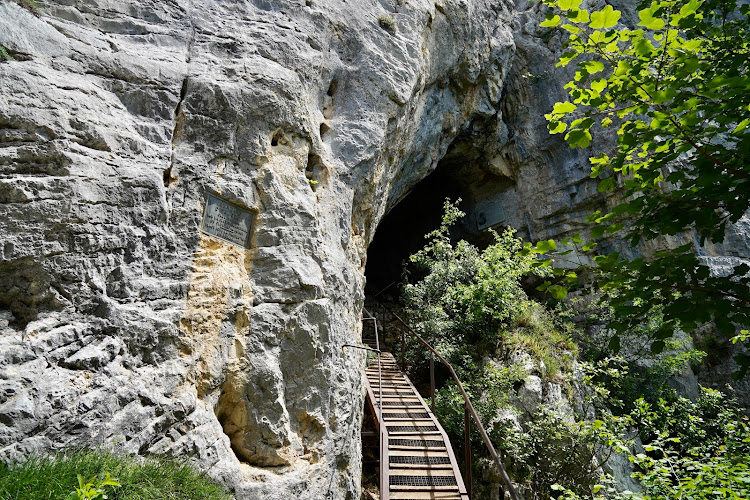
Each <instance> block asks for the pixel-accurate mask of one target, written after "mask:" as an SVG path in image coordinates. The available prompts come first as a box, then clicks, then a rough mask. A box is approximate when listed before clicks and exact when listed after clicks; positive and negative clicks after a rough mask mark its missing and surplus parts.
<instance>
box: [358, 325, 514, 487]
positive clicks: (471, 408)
mask: <svg viewBox="0 0 750 500" xmlns="http://www.w3.org/2000/svg"><path fill="white" fill-rule="evenodd" d="M368 314H369V313H368ZM391 314H392V315H393V316H394V317H395V318H396V319H397V320H399V322H401V324H402V325H403V326H405V327H406V329H407V330H408V331H409V332H410V333H411V334H412V335H414V336H415V337H417V339H419V341H420V342H422V343H423V344H424V345H425V347H427V349H429V350H430V352H431V353H432V354H433V355H434V356H436V357H437V358H438V359H439V360H440V361H441V362H442V363H443V364H444V365H445V366H446V367H447V368H448V370H450V372H451V376H452V377H453V380H455V381H456V384H457V385H458V390H459V391H460V392H461V395H462V396H463V398H464V404H465V405H466V410H468V412H469V413H470V414H471V417H472V419H473V420H474V422H475V423H476V425H477V427H478V429H479V434H481V435H482V440H483V441H484V444H485V446H487V449H488V450H489V452H490V455H492V458H493V459H494V460H495V464H496V465H497V467H498V469H500V476H501V477H502V478H503V482H504V483H505V486H506V487H507V488H508V492H509V493H510V497H511V498H512V499H513V500H518V494H517V493H516V489H515V488H514V487H513V483H511V481H510V477H509V476H508V473H507V472H506V470H505V467H503V464H502V462H500V457H498V455H497V452H496V451H495V447H494V446H492V442H491V441H490V438H489V436H488V435H487V431H486V430H485V429H484V426H483V425H482V422H481V421H480V420H479V415H477V412H476V410H475V409H474V405H472V404H471V401H469V396H468V395H467V394H466V391H465V390H464V386H463V384H461V381H460V380H458V375H456V372H455V370H454V369H453V367H452V366H451V364H450V363H448V361H446V360H445V358H443V357H442V356H441V355H440V354H439V353H438V352H437V351H436V350H435V349H433V347H432V346H431V345H430V344H428V343H427V341H425V340H424V339H423V338H422V337H421V336H420V335H419V334H418V333H417V332H415V331H414V330H413V329H412V328H411V327H410V326H409V325H408V324H407V323H406V321H404V320H403V319H401V317H400V316H399V315H398V314H396V313H394V312H393V311H391ZM466 468H467V470H470V469H471V463H469V462H468V461H467V464H466ZM381 471H382V467H381ZM381 489H382V488H381Z"/></svg>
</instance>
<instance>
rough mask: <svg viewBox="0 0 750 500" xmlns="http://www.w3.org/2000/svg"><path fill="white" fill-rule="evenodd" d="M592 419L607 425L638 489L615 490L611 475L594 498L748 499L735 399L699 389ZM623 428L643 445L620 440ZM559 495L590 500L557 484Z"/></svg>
mask: <svg viewBox="0 0 750 500" xmlns="http://www.w3.org/2000/svg"><path fill="white" fill-rule="evenodd" d="M604 420H606V422H604V421H596V422H594V425H595V426H597V427H598V428H600V429H603V428H607V427H608V426H609V425H611V428H612V429H615V430H614V431H613V432H611V433H610V438H609V440H610V442H611V443H612V444H613V445H614V447H615V448H616V449H618V450H619V451H621V452H625V453H627V455H628V458H629V459H630V462H631V463H633V464H634V466H635V468H636V472H635V473H634V474H633V477H634V478H635V479H637V480H638V481H639V483H640V484H641V487H642V488H643V490H642V491H641V492H639V493H633V492H630V491H623V492H620V491H617V489H616V487H615V486H616V485H614V483H613V481H612V479H611V478H605V480H604V481H603V482H602V484H601V485H598V486H595V487H594V489H593V492H594V495H593V498H596V499H605V498H606V499H614V500H625V499H633V500H657V499H658V500H678V499H691V500H702V499H717V498H721V499H735V500H740V499H746V498H750V425H749V422H748V417H747V416H746V415H743V414H742V411H741V410H740V408H739V406H738V404H737V402H736V401H735V400H732V399H730V398H727V397H726V396H724V395H723V394H722V393H720V392H718V391H715V390H711V389H703V392H702V394H701V397H700V399H699V400H698V401H697V402H692V401H690V400H687V399H684V398H678V399H677V400H676V401H674V402H673V403H668V402H667V401H665V400H658V401H657V402H656V403H653V404H652V403H648V402H646V401H645V400H643V399H640V400H638V401H636V403H635V409H634V410H633V411H632V412H630V413H629V414H627V415H625V416H623V417H615V418H612V419H604ZM623 428H631V429H632V428H635V429H637V430H638V436H639V437H640V439H641V442H642V446H634V445H633V444H632V443H629V442H624V441H623V440H622V438H621V435H622V434H621V430H622V429H623ZM556 489H557V490H558V491H560V492H561V493H560V498H566V499H578V498H592V496H591V495H580V494H579V493H576V492H573V491H571V490H569V489H567V488H566V487H564V486H557V487H556Z"/></svg>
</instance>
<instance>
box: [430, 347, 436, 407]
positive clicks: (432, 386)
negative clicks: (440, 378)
mask: <svg viewBox="0 0 750 500" xmlns="http://www.w3.org/2000/svg"><path fill="white" fill-rule="evenodd" d="M430 409H431V410H432V413H435V355H434V354H432V351H430Z"/></svg>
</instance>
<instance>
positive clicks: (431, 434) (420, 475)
mask: <svg viewBox="0 0 750 500" xmlns="http://www.w3.org/2000/svg"><path fill="white" fill-rule="evenodd" d="M364 313H365V316H364V317H363V321H372V325H373V332H374V336H373V338H369V339H367V338H365V339H363V341H364V344H365V346H350V347H359V348H364V349H367V350H369V351H372V352H374V353H376V354H377V356H376V358H375V359H374V360H373V361H372V362H371V363H369V364H368V366H367V368H366V373H365V375H366V388H367V404H368V406H369V409H370V411H371V412H372V414H373V415H374V416H375V424H376V426H377V438H378V443H379V445H378V446H379V457H380V459H379V468H380V499H381V500H423V499H434V500H469V499H470V498H471V444H470V440H469V429H470V425H471V421H472V420H473V421H474V423H475V425H476V426H477V430H478V431H479V433H480V434H481V436H482V439H483V441H484V444H485V445H486V446H487V450H488V451H489V454H490V455H491V456H492V458H493V459H494V462H495V464H496V465H497V467H498V469H499V471H500V474H501V476H502V478H503V481H504V482H505V487H506V488H507V492H508V494H509V495H510V498H511V499H512V500H518V497H517V494H516V491H515V488H514V487H513V484H512V483H511V481H510V478H509V477H508V474H507V473H506V471H505V468H504V467H503V465H502V463H501V462H500V459H499V457H498V455H497V453H496V452H495V449H494V447H493V445H492V443H491V442H490V440H489V437H488V435H487V432H486V431H485V429H484V426H483V425H482V423H481V422H480V420H479V417H478V415H477V413H476V411H475V410H474V407H473V405H472V404H471V401H469V398H468V396H467V395H466V391H465V390H464V388H463V385H462V384H461V382H460V381H459V380H458V377H457V376H456V372H455V371H454V370H453V367H452V366H451V365H450V364H449V363H448V362H447V361H446V360H445V359H444V358H443V357H442V356H440V354H438V353H437V351H435V349H433V347H432V346H430V345H429V344H428V343H427V342H425V340H424V339H422V337H420V336H419V334H417V333H416V332H415V331H414V330H412V329H411V328H410V327H409V326H408V325H407V324H406V323H405V322H404V321H403V320H402V319H401V318H400V317H399V316H397V315H395V314H393V315H392V316H393V317H394V318H395V319H396V320H397V321H398V323H399V331H400V334H401V356H402V359H401V368H402V369H403V367H404V364H405V363H404V359H403V356H404V342H405V338H404V336H405V332H408V333H409V334H410V335H413V336H414V337H416V338H417V339H418V340H419V341H420V342H421V343H422V344H424V346H425V347H426V348H427V350H428V351H429V353H430V381H431V383H430V392H431V399H432V405H431V407H430V406H428V405H427V404H426V403H425V401H424V400H423V399H422V397H421V396H420V395H419V392H417V390H416V388H415V387H414V385H413V384H412V383H411V381H410V380H409V378H408V377H407V376H406V375H405V374H404V372H403V371H402V369H399V365H398V364H397V362H396V359H395V358H394V357H393V355H392V354H391V353H389V352H384V351H383V350H382V346H381V343H380V336H379V335H378V321H377V320H376V319H375V317H374V316H373V315H372V314H370V312H369V311H367V310H366V309H365V311H364ZM383 319H384V320H385V313H384V314H383ZM435 358H437V359H438V360H439V361H440V362H442V363H443V364H444V365H445V366H446V367H447V368H448V369H449V371H450V373H451V376H452V377H453V379H454V381H455V382H456V384H457V385H458V389H459V391H460V393H461V394H462V396H463V398H464V407H465V411H464V415H465V425H464V429H465V436H464V441H465V444H464V451H465V453H466V457H465V463H466V471H465V472H466V478H467V480H466V483H464V478H463V476H462V475H461V471H460V470H459V468H458V463H457V461H456V457H455V455H454V453H453V449H452V448H451V443H450V441H449V439H448V436H447V435H446V433H445V430H444V429H443V427H442V426H441V425H440V422H438V420H437V418H436V417H435V415H434V413H433V411H434V407H435V400H434V391H435V374H434V359H435ZM467 486H468V487H467Z"/></svg>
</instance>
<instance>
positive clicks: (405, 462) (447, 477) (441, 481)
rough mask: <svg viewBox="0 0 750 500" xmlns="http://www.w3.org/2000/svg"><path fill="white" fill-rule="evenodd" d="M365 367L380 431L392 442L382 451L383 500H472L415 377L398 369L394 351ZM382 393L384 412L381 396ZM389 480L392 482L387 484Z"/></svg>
mask: <svg viewBox="0 0 750 500" xmlns="http://www.w3.org/2000/svg"><path fill="white" fill-rule="evenodd" d="M381 373H382V375H381V378H382V381H381V384H382V393H381V392H380V388H379V386H378V361H377V359H376V360H375V361H373V362H372V363H371V364H370V365H369V366H368V367H367V370H366V375H367V402H368V405H369V406H370V409H371V410H372V412H373V414H374V415H376V419H375V420H376V423H377V426H378V430H380V429H381V428H383V429H384V430H385V436H384V440H385V442H387V443H388V445H387V446H383V447H382V448H381V450H380V466H381V467H385V470H381V478H383V481H381V485H380V488H381V496H380V498H381V499H383V500H389V499H390V500H426V499H434V500H469V496H468V495H467V493H466V486H465V485H464V482H463V479H462V478H461V473H460V471H459V469H458V465H457V463H456V457H455V455H454V454H453V449H452V448H451V445H450V441H449V440H448V436H447V435H446V434H445V430H443V427H442V426H441V425H440V423H439V422H438V421H437V418H435V415H433V414H432V412H431V411H430V409H429V407H428V406H427V404H425V402H424V401H423V400H422V398H421V396H420V395H419V393H418V392H417V390H416V389H415V388H414V385H413V384H412V383H411V381H410V380H409V379H408V378H407V377H406V375H404V373H403V372H401V370H399V369H398V365H397V364H396V360H395V358H394V357H393V355H392V354H391V353H385V352H384V353H382V354H381ZM380 395H382V398H383V400H382V404H383V405H382V415H380V414H379V412H378V397H379V396H380ZM386 478H387V482H388V485H387V486H386V485H383V484H382V482H384V480H385V479H386Z"/></svg>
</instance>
